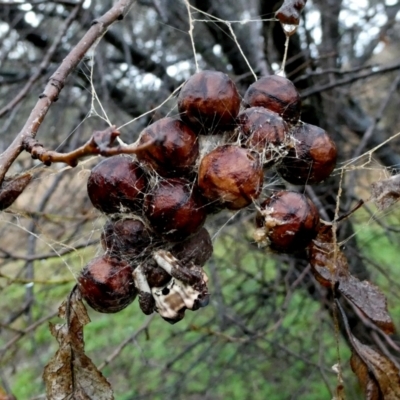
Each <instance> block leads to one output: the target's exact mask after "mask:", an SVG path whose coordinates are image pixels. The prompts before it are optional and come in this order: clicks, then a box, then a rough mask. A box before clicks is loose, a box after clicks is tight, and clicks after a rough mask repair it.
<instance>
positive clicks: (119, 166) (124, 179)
mask: <svg viewBox="0 0 400 400" xmlns="http://www.w3.org/2000/svg"><path fill="white" fill-rule="evenodd" d="M146 187H147V178H146V175H145V172H144V171H143V169H142V168H141V167H140V165H139V164H138V163H137V162H136V161H134V160H133V159H132V158H131V157H126V156H114V157H110V158H106V159H105V160H103V161H101V162H100V163H99V164H97V165H96V166H95V167H94V168H93V169H92V171H91V173H90V176H89V179H88V182H87V192H88V195H89V198H90V200H91V202H92V204H93V206H94V207H96V208H97V209H99V210H100V211H102V212H104V213H118V212H123V211H137V210H139V209H140V208H141V204H142V200H143V192H144V191H145V190H146Z"/></svg>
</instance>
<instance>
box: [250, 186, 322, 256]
mask: <svg viewBox="0 0 400 400" xmlns="http://www.w3.org/2000/svg"><path fill="white" fill-rule="evenodd" d="M256 226H257V228H258V229H256V231H255V233H254V239H255V240H256V242H258V243H259V244H260V245H261V246H268V247H269V248H270V249H271V250H274V251H277V252H281V253H294V252H298V251H301V250H304V249H305V248H306V246H308V244H309V243H310V242H311V240H312V239H314V238H315V237H316V235H317V232H318V227H319V213H318V209H317V207H316V206H315V205H314V203H313V202H312V201H311V200H310V199H309V198H308V197H307V196H305V195H303V194H301V193H298V192H292V191H286V190H282V191H279V192H275V193H274V194H273V195H272V196H270V197H269V198H267V199H266V200H265V201H264V202H263V203H262V204H261V206H260V211H259V213H258V215H257V217H256Z"/></svg>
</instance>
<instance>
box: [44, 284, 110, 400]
mask: <svg viewBox="0 0 400 400" xmlns="http://www.w3.org/2000/svg"><path fill="white" fill-rule="evenodd" d="M67 314H68V315H67ZM59 316H60V317H61V318H63V319H67V320H68V321H69V323H68V321H67V323H64V324H57V325H53V324H50V332H51V334H52V335H53V336H54V337H55V338H56V339H57V341H58V343H59V349H58V350H57V352H56V354H55V355H54V356H53V358H52V359H51V360H50V361H49V363H48V364H47V365H46V367H45V369H44V373H43V378H44V381H45V384H46V393H47V399H49V400H66V399H71V400H72V399H74V400H91V399H96V400H112V399H114V396H113V392H112V389H111V386H110V383H109V382H108V381H107V380H106V378H105V377H104V376H103V375H102V373H101V372H100V371H99V370H98V369H97V368H96V366H95V365H94V364H93V362H92V361H91V359H90V358H89V357H88V356H86V354H85V348H84V347H85V343H84V340H83V327H84V326H85V325H86V324H88V323H89V322H90V319H89V316H88V314H87V312H86V308H85V306H84V304H83V303H82V300H81V298H80V294H79V293H78V291H76V290H75V291H74V293H73V294H72V296H71V297H70V300H69V302H64V303H63V304H62V305H61V306H60V308H59Z"/></svg>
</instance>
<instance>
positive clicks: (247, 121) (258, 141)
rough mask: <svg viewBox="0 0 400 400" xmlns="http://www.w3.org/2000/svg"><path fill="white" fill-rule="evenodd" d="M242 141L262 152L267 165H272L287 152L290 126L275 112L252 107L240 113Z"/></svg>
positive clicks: (252, 148) (250, 147)
mask: <svg viewBox="0 0 400 400" xmlns="http://www.w3.org/2000/svg"><path fill="white" fill-rule="evenodd" d="M237 120H238V123H239V126H240V133H241V141H242V143H244V144H245V146H246V147H248V148H249V149H251V150H255V151H257V152H259V153H260V154H262V159H263V163H264V165H265V166H270V165H272V164H273V163H274V162H276V161H277V160H279V159H280V158H281V157H282V156H283V155H285V154H286V152H287V150H286V142H287V137H288V136H287V135H288V126H287V124H286V122H285V121H284V120H283V119H282V118H281V117H280V116H279V115H278V114H277V113H275V112H272V111H269V110H267V109H265V108H263V107H250V108H248V109H246V110H244V111H243V112H241V113H240V114H239V115H238V118H237Z"/></svg>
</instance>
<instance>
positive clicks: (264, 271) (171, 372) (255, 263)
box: [0, 224, 400, 400]
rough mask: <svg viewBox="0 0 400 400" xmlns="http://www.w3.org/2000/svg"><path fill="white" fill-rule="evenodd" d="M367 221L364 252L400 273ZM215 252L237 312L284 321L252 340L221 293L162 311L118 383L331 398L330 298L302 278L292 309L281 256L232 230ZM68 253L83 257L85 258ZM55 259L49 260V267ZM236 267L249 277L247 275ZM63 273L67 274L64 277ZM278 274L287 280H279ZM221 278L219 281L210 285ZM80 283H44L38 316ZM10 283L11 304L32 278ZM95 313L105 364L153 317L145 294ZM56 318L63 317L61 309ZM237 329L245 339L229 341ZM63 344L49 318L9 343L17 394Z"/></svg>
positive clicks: (219, 395) (98, 350)
mask: <svg viewBox="0 0 400 400" xmlns="http://www.w3.org/2000/svg"><path fill="white" fill-rule="evenodd" d="M367 228H368V229H366V228H365V227H363V229H361V230H360V231H359V232H358V234H357V239H358V241H359V243H360V246H361V248H362V249H363V252H364V254H365V256H366V257H368V258H371V259H373V260H374V261H376V262H379V265H381V266H382V268H384V271H387V273H388V274H389V276H394V277H395V276H396V270H397V265H396V258H397V249H396V246H393V243H391V242H390V241H389V240H388V239H387V238H385V237H383V235H382V231H381V230H380V228H377V227H375V226H374V225H372V224H370V225H368V226H367ZM233 249H234V251H233ZM85 257H86V255H85ZM214 257H215V261H216V265H217V267H218V269H219V273H220V275H221V279H223V280H224V281H226V282H227V284H226V285H224V290H223V295H224V301H225V302H226V304H230V305H231V307H232V313H233V314H234V313H238V314H239V315H241V316H242V317H241V318H244V320H245V321H246V324H247V325H248V326H249V327H250V328H252V329H256V327H257V323H258V321H260V320H262V319H263V318H266V315H272V316H274V318H276V319H272V320H271V321H267V322H268V326H269V327H273V326H274V324H275V322H276V321H277V320H278V319H279V318H280V317H283V320H282V323H281V325H280V326H279V327H278V328H277V329H275V330H274V329H271V330H270V331H269V332H267V333H265V335H262V336H260V337H256V338H254V339H251V340H250V341H249V342H245V343H244V342H243V341H241V340H245V339H246V334H245V333H243V332H242V331H241V330H240V329H239V328H238V327H237V326H235V325H231V326H225V325H222V326H220V325H219V323H218V319H217V305H216V304H215V303H214V302H213V301H212V304H211V305H210V306H209V307H207V308H205V309H203V310H201V311H199V312H196V313H191V312H188V313H187V318H186V319H185V321H184V322H182V323H179V324H177V325H174V326H171V325H169V324H166V323H165V322H164V321H162V320H161V319H160V318H159V317H158V316H156V317H155V319H154V320H153V322H152V323H151V325H150V327H149V330H148V332H147V336H146V334H144V333H142V334H141V335H140V336H139V337H138V338H137V340H136V341H134V342H131V343H130V344H128V345H127V346H126V348H124V349H123V350H122V352H121V353H120V354H119V356H118V357H117V358H116V359H115V360H114V361H113V362H112V363H111V364H110V365H108V366H107V367H106V368H105V369H104V371H103V373H104V375H105V376H106V377H107V378H108V379H109V380H110V381H111V383H112V385H113V387H114V390H115V396H116V399H117V400H128V399H134V398H141V397H140V396H145V395H146V394H147V395H148V394H149V393H151V395H148V396H147V397H143V398H147V399H152V400H153V399H154V400H157V399H160V400H161V399H168V398H172V397H175V398H176V397H179V394H176V393H174V392H173V391H172V389H173V388H174V387H176V382H177V381H178V382H180V385H181V387H182V388H184V392H185V393H186V394H187V395H186V396H185V397H186V398H188V399H189V398H190V395H193V396H194V395H198V396H199V397H200V398H201V397H205V396H206V395H207V394H208V395H209V396H210V397H211V398H213V399H216V400H218V399H227V398H229V399H232V400H236V399H237V400H239V399H252V400H253V399H254V400H258V399H260V400H261V399H269V400H290V399H296V400H323V399H327V400H330V399H331V398H332V393H331V392H330V390H333V389H334V388H335V385H336V375H335V374H334V372H333V371H332V370H331V367H332V366H333V365H334V364H335V363H336V362H337V346H336V339H335V334H334V328H333V325H332V321H331V319H330V317H329V316H328V315H327V314H326V312H325V310H324V309H323V308H322V307H321V305H320V304H319V303H317V302H315V301H314V300H312V299H311V298H310V297H309V296H308V294H307V292H306V291H305V290H304V289H301V288H298V289H296V291H295V292H294V294H293V296H292V297H291V300H290V302H289V304H288V305H287V308H286V309H283V308H282V307H283V303H284V301H285V296H286V289H285V287H284V285H282V278H283V274H284V270H282V266H281V265H280V264H279V263H277V262H276V261H274V260H273V259H272V258H271V257H268V255H267V256H265V255H263V254H262V253H261V252H259V251H248V245H247V243H246V242H245V241H243V242H240V241H237V240H235V238H234V237H233V236H232V237H226V236H225V237H224V238H223V239H221V240H218V241H217V242H216V244H215V256H214ZM55 262H56V261H55ZM68 262H69V263H71V265H73V264H75V263H79V265H80V259H78V258H76V259H74V258H71V259H69V260H68ZM51 268H52V266H51V265H48V266H46V267H45V268H43V270H42V271H43V272H44V271H48V270H49V269H51ZM237 274H240V276H241V277H246V276H248V277H249V279H244V280H243V281H239V280H238V279H237V277H236V276H237ZM65 276H70V272H69V271H66V272H65ZM251 276H253V277H254V278H250V277H251ZM62 277H63V276H62V275H60V279H61V278H62ZM373 277H374V279H376V281H375V283H377V284H379V286H381V285H382V286H381V287H382V289H383V291H384V292H385V293H388V296H389V304H395V303H396V302H395V301H394V299H396V297H394V296H392V292H391V291H390V282H389V281H388V279H386V278H385V276H384V274H382V273H381V272H379V271H377V270H373ZM276 282H281V285H280V286H279V287H277V288H276V287H275V286H276V285H275V283H276ZM213 285H214V283H213V282H210V287H211V288H213ZM71 287H72V284H70V285H69V284H66V285H35V296H36V303H35V305H34V307H33V317H34V319H37V318H40V317H41V316H43V315H45V314H46V313H49V312H50V311H51V310H52V309H54V308H55V307H56V306H57V305H58V304H60V303H61V301H62V300H63V299H65V297H66V295H67V293H68V292H69V290H70V289H71ZM212 290H214V289H212ZM261 291H265V292H266V294H267V295H268V296H269V297H268V298H266V300H265V303H262V302H260V301H261V300H260V297H259V294H260V292H261ZM3 293H4V292H3ZM5 293H6V294H7V303H6V302H4V303H3V304H2V307H4V309H5V311H6V312H9V311H10V309H11V307H12V303H19V302H21V299H22V298H23V296H24V286H23V285H17V284H13V285H10V286H9V287H7V288H6V289H5ZM3 299H4V297H3ZM3 301H4V300H3ZM10 302H11V304H10ZM260 304H264V305H263V306H261V308H260V309H258V310H257V312H256V314H255V315H253V316H251V315H249V316H248V317H244V316H245V315H247V313H250V312H251V311H252V310H254V309H255V308H257V307H260ZM263 307H265V308H263ZM271 307H274V309H272V308H271ZM391 313H392V315H393V319H394V320H395V321H398V320H399V317H400V306H394V307H391ZM90 316H91V319H92V321H91V323H90V324H88V325H87V327H86V328H85V342H86V353H87V355H88V356H89V357H90V358H91V359H92V360H93V362H94V363H95V364H96V365H99V364H101V363H102V362H103V361H104V360H105V359H106V358H107V357H108V356H109V355H110V354H112V353H113V352H114V351H115V349H116V348H117V347H118V346H119V344H120V343H121V342H122V341H124V340H125V339H126V338H128V337H129V336H130V335H132V334H133V333H134V332H135V331H136V330H137V329H138V328H139V327H140V326H141V325H142V324H143V323H144V321H145V319H146V317H145V316H144V315H143V314H141V313H140V310H139V306H138V304H137V302H135V303H134V304H133V305H131V306H129V307H128V308H126V309H125V310H123V311H121V312H119V313H117V314H111V315H107V314H99V313H96V312H93V311H90ZM246 318H247V319H246ZM208 321H211V322H208ZM52 322H54V323H57V322H60V320H59V319H58V318H53V319H52ZM15 327H16V328H23V327H24V321H23V319H22V320H18V321H17V322H16V323H15ZM228 337H231V338H234V339H235V338H236V339H237V341H233V342H232V341H229V340H227V338H228ZM196 342H199V344H198V345H196ZM0 343H1V344H2V345H3V344H4V339H0ZM185 346H192V347H191V348H190V349H188V350H187V351H186V352H184V353H182V354H181V358H180V359H179V361H177V362H175V363H174V364H173V365H171V366H168V365H167V364H168V363H170V362H171V360H173V359H174V357H176V355H177V354H178V353H179V354H180V353H181V352H182V349H184V348H185ZM339 349H340V355H341V362H342V367H343V374H344V378H345V387H346V393H347V396H348V398H351V399H352V400H356V399H361V398H362V395H361V394H360V392H359V389H358V388H357V384H356V378H355V376H354V375H353V373H352V372H351V369H350V367H349V365H348V360H349V357H350V350H349V349H348V347H347V345H346V344H345V343H344V341H343V339H341V338H340V346H339ZM56 350H57V342H56V340H55V338H53V337H52V336H51V335H50V332H49V330H48V327H47V324H43V325H42V326H40V327H39V328H38V329H36V330H35V331H34V332H33V333H32V334H30V335H29V336H27V337H25V338H24V339H23V340H21V341H20V342H19V344H18V347H17V348H16V350H15V351H14V352H9V353H8V355H7V357H6V358H5V360H6V361H7V364H6V365H9V366H11V365H14V366H15V370H14V371H13V372H8V373H10V374H11V383H12V389H13V391H14V394H15V395H16V397H17V399H18V400H20V399H29V398H32V397H34V396H37V395H39V394H41V393H43V391H44V386H43V382H42V379H41V374H42V371H43V367H44V365H45V364H46V363H47V362H48V361H49V359H50V358H51V357H52V355H53V354H54V353H55V351H56ZM321 371H322V373H321ZM324 379H326V380H327V382H328V386H329V388H330V390H329V389H328V387H327V384H326V383H325V382H324ZM160 389H162V391H161V392H160Z"/></svg>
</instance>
